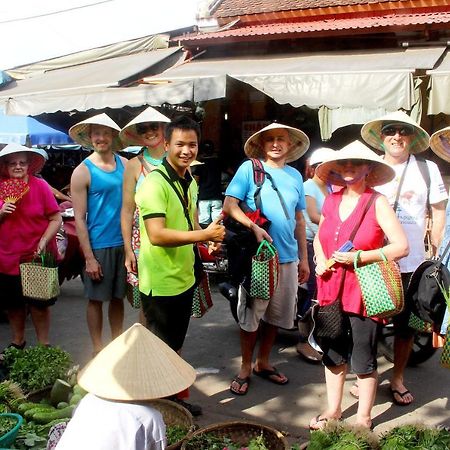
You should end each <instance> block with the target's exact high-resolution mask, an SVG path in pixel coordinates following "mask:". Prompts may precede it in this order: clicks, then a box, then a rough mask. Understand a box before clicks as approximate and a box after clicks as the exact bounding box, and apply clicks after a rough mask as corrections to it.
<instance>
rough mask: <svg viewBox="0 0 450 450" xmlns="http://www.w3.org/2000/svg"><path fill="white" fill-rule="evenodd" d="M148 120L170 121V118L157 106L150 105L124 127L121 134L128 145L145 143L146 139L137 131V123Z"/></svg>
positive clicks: (121, 137)
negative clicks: (156, 107) (158, 109)
mask: <svg viewBox="0 0 450 450" xmlns="http://www.w3.org/2000/svg"><path fill="white" fill-rule="evenodd" d="M148 122H157V123H169V122H170V119H169V118H168V117H166V116H165V115H164V114H161V113H160V112H159V111H157V110H156V109H155V108H152V107H151V106H149V107H148V108H147V109H145V110H144V111H142V112H141V113H140V114H138V115H137V116H136V117H135V118H134V119H133V120H132V121H131V122H130V123H128V124H127V125H125V126H124V127H123V128H122V131H121V132H120V134H119V136H120V139H121V140H122V142H123V143H124V144H125V146H126V147H128V146H130V145H145V139H143V137H142V135H141V134H139V133H138V132H137V130H136V125H137V124H138V123H148Z"/></svg>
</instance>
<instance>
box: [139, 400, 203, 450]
mask: <svg viewBox="0 0 450 450" xmlns="http://www.w3.org/2000/svg"><path fill="white" fill-rule="evenodd" d="M146 403H147V404H149V405H150V406H152V407H153V408H155V409H157V410H158V411H159V412H160V413H161V415H162V416H163V420H164V423H165V424H166V427H170V426H174V425H178V426H180V427H183V428H186V430H187V432H186V436H185V437H184V439H186V438H188V437H189V436H191V434H192V432H193V431H194V429H195V426H194V419H193V418H192V414H191V413H190V412H189V411H188V410H187V409H186V408H184V407H183V406H181V405H179V404H178V403H175V402H171V401H170V400H164V399H157V400H150V401H148V402H146ZM184 439H182V440H180V441H178V442H175V443H173V444H171V445H168V446H167V447H166V449H167V450H177V449H179V448H180V447H181V444H182V443H183V440H184Z"/></svg>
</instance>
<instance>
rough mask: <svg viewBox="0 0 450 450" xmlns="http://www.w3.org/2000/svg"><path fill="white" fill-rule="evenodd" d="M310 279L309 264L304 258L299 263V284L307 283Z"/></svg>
mask: <svg viewBox="0 0 450 450" xmlns="http://www.w3.org/2000/svg"><path fill="white" fill-rule="evenodd" d="M308 279H309V264H308V260H307V259H302V260H301V261H300V262H299V263H298V282H299V284H303V283H306V282H307V281H308Z"/></svg>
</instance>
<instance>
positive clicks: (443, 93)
mask: <svg viewBox="0 0 450 450" xmlns="http://www.w3.org/2000/svg"><path fill="white" fill-rule="evenodd" d="M427 74H428V75H430V81H429V84H428V90H429V100H428V111H427V114H428V115H432V114H439V113H444V114H449V115H450V51H447V53H446V54H445V56H444V58H443V59H442V62H441V63H440V64H439V66H438V67H437V68H436V69H434V70H429V71H427Z"/></svg>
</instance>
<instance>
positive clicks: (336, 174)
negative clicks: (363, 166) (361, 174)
mask: <svg viewBox="0 0 450 450" xmlns="http://www.w3.org/2000/svg"><path fill="white" fill-rule="evenodd" d="M347 159H361V160H364V161H367V163H368V164H369V167H370V171H369V173H368V174H367V177H366V185H367V186H369V187H373V186H380V185H382V184H385V183H387V182H389V181H391V180H392V179H393V178H394V177H395V171H394V169H393V168H392V167H391V166H390V165H389V164H387V163H386V162H385V161H384V160H383V159H382V158H381V157H380V156H378V155H377V154H376V153H375V152H373V151H372V150H370V148H369V147H367V146H365V145H364V144H363V143H362V142H360V141H353V142H352V143H350V144H348V145H346V146H345V147H343V148H342V149H341V150H337V151H335V152H334V154H333V155H331V156H330V157H329V158H328V159H326V160H325V161H324V162H322V163H321V164H319V165H318V166H317V168H316V174H317V176H318V177H319V178H320V179H322V180H323V181H324V182H325V183H329V184H334V185H336V186H346V183H345V181H344V180H343V179H342V177H341V175H340V169H339V165H338V161H343V160H347Z"/></svg>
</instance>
